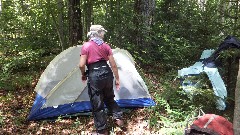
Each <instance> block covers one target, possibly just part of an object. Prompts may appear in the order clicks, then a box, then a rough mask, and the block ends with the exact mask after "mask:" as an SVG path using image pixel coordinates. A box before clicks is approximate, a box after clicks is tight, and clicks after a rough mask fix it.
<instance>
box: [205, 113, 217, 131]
mask: <svg viewBox="0 0 240 135" xmlns="http://www.w3.org/2000/svg"><path fill="white" fill-rule="evenodd" d="M216 117H217V116H216V115H213V116H212V117H211V118H210V119H209V120H208V122H207V123H206V124H205V125H204V126H203V128H207V126H208V125H209V124H210V123H211V122H212V121H213V120H214V119H215V118H216Z"/></svg>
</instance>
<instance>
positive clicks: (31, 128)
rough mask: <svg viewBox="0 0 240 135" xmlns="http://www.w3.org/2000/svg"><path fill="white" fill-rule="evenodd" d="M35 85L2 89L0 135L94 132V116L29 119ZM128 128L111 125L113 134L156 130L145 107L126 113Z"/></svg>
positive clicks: (125, 118) (133, 133)
mask: <svg viewBox="0 0 240 135" xmlns="http://www.w3.org/2000/svg"><path fill="white" fill-rule="evenodd" d="M35 94H36V93H35V92H34V91H33V88H28V89H21V90H16V91H10V92H6V91H5V90H0V101H1V102H0V108H1V110H0V134H1V135H11V134H14V135H25V134H26V135H31V134H33V135H42V134H45V135H49V134H54V135H58V134H61V135H65V134H66V135H68V134H69V135H70V134H71V135H87V134H89V135H90V134H91V133H92V131H94V123H93V118H92V117H91V116H75V117H74V118H61V119H55V120H42V121H27V116H28V115H29V112H30V110H31V107H32V104H33V102H34V99H35ZM124 120H125V122H126V127H127V131H123V130H121V129H120V128H118V127H115V126H112V128H111V130H110V134H112V135H125V134H126V135H127V134H128V135H135V134H136V135H142V134H144V135H148V134H160V133H153V131H152V130H151V128H150V126H149V121H148V114H147V113H146V111H145V110H144V109H143V108H142V109H134V110H130V111H128V112H125V113H124Z"/></svg>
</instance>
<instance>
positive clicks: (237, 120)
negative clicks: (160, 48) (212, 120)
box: [233, 60, 240, 135]
mask: <svg viewBox="0 0 240 135" xmlns="http://www.w3.org/2000/svg"><path fill="white" fill-rule="evenodd" d="M233 129H234V135H240V60H239V70H238V77H237V84H236V90H235V108H234V118H233Z"/></svg>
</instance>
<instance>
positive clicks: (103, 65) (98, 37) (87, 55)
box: [79, 25, 124, 134]
mask: <svg viewBox="0 0 240 135" xmlns="http://www.w3.org/2000/svg"><path fill="white" fill-rule="evenodd" d="M106 32H107V30H105V29H104V28H103V26H101V25H92V26H91V27H90V31H89V32H88V37H89V41H88V42H85V43H84V44H83V46H82V49H81V56H80V64H79V67H80V70H81V73H82V81H86V80H87V77H88V80H87V86H88V95H89V98H90V102H91V105H92V112H93V117H94V125H95V127H96V130H97V133H98V134H108V130H107V114H106V112H105V111H104V110H105V109H104V104H105V105H106V107H107V108H108V111H109V112H110V113H112V115H113V119H114V121H115V123H116V124H117V125H118V126H120V127H122V126H123V124H124V122H123V120H122V111H121V109H120V107H119V106H118V104H117V103H116V101H115V100H114V97H115V95H114V91H113V81H114V76H115V85H116V89H117V90H120V81H119V75H118V69H117V65H116V62H115V60H114V57H113V53H112V50H111V47H110V46H109V45H108V44H106V43H105V42H104V41H103V38H104V35H105V33H106ZM107 61H109V63H110V66H109V65H108V64H107ZM85 65H86V66H87V68H88V73H86V70H85ZM113 75H114V76H113Z"/></svg>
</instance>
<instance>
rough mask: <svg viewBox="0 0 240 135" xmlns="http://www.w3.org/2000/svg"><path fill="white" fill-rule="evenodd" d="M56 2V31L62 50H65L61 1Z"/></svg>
mask: <svg viewBox="0 0 240 135" xmlns="http://www.w3.org/2000/svg"><path fill="white" fill-rule="evenodd" d="M57 2H58V13H59V14H58V30H59V40H60V46H61V47H62V50H64V49H65V38H64V24H63V0H57Z"/></svg>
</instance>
